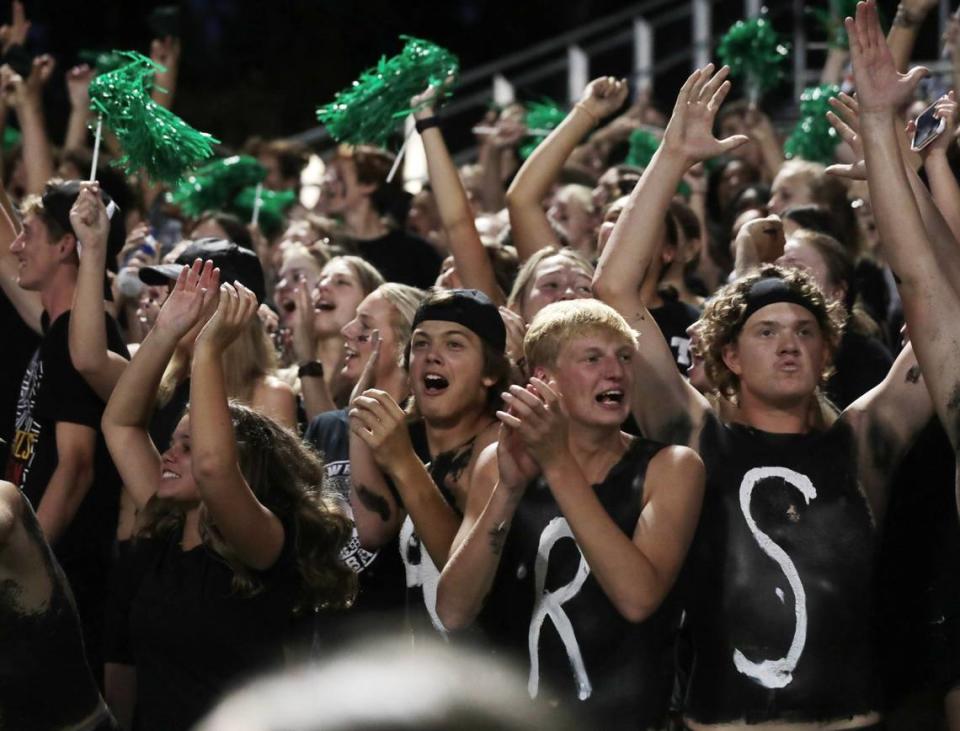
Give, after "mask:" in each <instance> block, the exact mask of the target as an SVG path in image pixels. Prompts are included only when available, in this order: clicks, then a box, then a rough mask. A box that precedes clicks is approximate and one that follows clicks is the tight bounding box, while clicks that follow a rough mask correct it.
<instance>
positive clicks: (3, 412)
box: [0, 292, 40, 464]
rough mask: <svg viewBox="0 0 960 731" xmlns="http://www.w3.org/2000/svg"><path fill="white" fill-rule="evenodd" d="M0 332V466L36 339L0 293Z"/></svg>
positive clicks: (5, 452)
mask: <svg viewBox="0 0 960 731" xmlns="http://www.w3.org/2000/svg"><path fill="white" fill-rule="evenodd" d="M0 328H2V330H0V332H3V334H4V344H3V358H2V359H0V439H2V440H3V442H2V443H0V464H6V463H7V456H8V450H9V446H10V444H11V443H12V441H13V435H14V428H13V422H14V419H15V418H16V415H17V397H18V395H19V393H20V383H21V381H23V372H24V371H25V370H27V365H28V364H29V363H30V359H31V358H32V357H33V354H34V352H35V351H36V350H37V346H38V345H39V344H40V336H39V335H37V334H36V333H35V332H34V331H33V330H31V329H30V328H29V327H27V324H26V323H25V322H24V321H23V320H21V319H20V315H19V314H17V310H16V308H14V306H13V304H12V303H11V302H10V300H9V299H7V296H6V295H5V294H4V293H3V292H0Z"/></svg>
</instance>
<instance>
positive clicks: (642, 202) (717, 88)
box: [593, 65, 747, 444]
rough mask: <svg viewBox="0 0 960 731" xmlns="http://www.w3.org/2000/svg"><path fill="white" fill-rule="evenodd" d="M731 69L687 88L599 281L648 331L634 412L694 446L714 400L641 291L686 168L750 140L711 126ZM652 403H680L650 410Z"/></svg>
mask: <svg viewBox="0 0 960 731" xmlns="http://www.w3.org/2000/svg"><path fill="white" fill-rule="evenodd" d="M727 73H728V70H727V69H726V68H724V69H721V70H720V71H719V72H717V73H716V74H714V73H713V66H712V65H709V66H707V67H706V68H704V69H698V70H697V71H694V72H693V74H691V75H690V77H689V78H688V79H687V81H686V82H685V83H684V85H683V87H682V88H681V89H680V93H679V94H678V96H677V101H676V105H675V106H674V110H673V115H672V116H671V118H670V122H669V124H668V125H667V129H666V132H665V133H664V138H663V142H662V144H661V145H660V148H659V149H658V150H657V151H656V153H654V155H653V159H652V160H651V161H650V164H649V165H648V166H647V168H646V170H644V171H643V175H642V176H641V178H640V181H639V182H638V183H637V186H636V188H634V190H633V192H632V193H631V194H630V199H629V200H628V202H627V204H626V206H625V207H624V209H623V212H622V213H621V214H620V218H619V220H618V221H617V223H616V226H614V229H613V233H612V234H611V235H610V240H609V241H608V242H607V245H606V246H605V247H604V249H603V253H602V255H601V256H600V262H599V264H598V265H597V272H596V274H595V275H594V281H593V289H594V293H595V294H596V295H597V297H598V298H599V299H601V300H603V301H604V302H606V303H607V304H608V305H610V306H611V307H613V308H614V309H615V310H617V311H618V312H619V313H620V314H621V315H623V317H624V318H626V320H627V322H629V323H630V325H631V326H632V327H633V328H634V329H635V330H637V331H639V332H640V348H639V358H638V366H639V367H640V368H641V370H642V375H639V374H638V377H637V378H635V379H634V383H635V393H634V401H633V403H634V404H635V409H634V416H635V417H636V418H637V419H638V421H639V424H640V427H641V429H642V430H643V433H644V434H646V435H647V436H648V437H650V438H654V439H661V440H664V441H668V442H672V443H679V444H691V441H690V439H691V437H692V436H693V433H694V431H695V429H696V425H697V424H699V423H700V421H701V420H702V417H703V416H704V415H705V414H706V411H707V410H708V409H709V404H708V403H707V402H706V400H705V399H704V398H703V397H702V396H701V395H700V394H699V393H698V392H697V391H696V389H694V388H693V387H691V386H690V385H689V383H687V381H686V380H685V379H684V378H683V377H682V376H681V375H680V373H679V372H678V371H677V367H676V364H675V361H674V359H673V354H672V352H671V351H670V347H669V345H668V344H667V343H666V341H665V340H664V338H663V335H662V334H661V333H660V331H659V328H658V327H657V325H656V323H655V322H654V321H653V318H652V317H651V315H650V313H649V312H648V311H647V308H646V306H645V305H644V302H643V300H642V298H641V297H640V284H641V282H642V281H643V279H644V276H645V275H646V272H647V269H648V268H649V267H650V264H651V261H652V259H653V255H654V252H655V251H656V247H657V245H658V242H659V239H660V233H659V231H658V228H659V227H657V226H652V225H650V222H651V221H658V222H659V221H663V218H664V216H665V215H666V212H667V210H668V207H669V205H670V201H671V200H672V198H673V195H674V192H675V191H676V189H677V185H678V184H679V182H680V180H681V179H682V178H683V175H684V173H686V171H687V170H688V169H689V168H690V166H691V165H693V164H695V163H697V162H699V161H701V160H705V159H708V158H710V157H714V156H716V155H719V154H721V153H723V152H727V151H729V150H732V149H734V148H735V147H737V146H739V145H742V144H744V143H745V142H746V141H747V137H746V136H744V135H737V136H734V137H729V138H727V139H725V140H717V139H715V138H714V137H713V133H712V132H711V130H712V127H713V119H714V117H715V116H716V113H717V110H718V109H719V107H720V104H721V103H722V102H723V99H724V97H725V96H726V94H727V92H728V91H729V89H730V84H729V82H727V81H725V79H726V76H727ZM650 403H658V404H661V405H666V404H671V405H672V408H658V409H651V408H646V409H644V408H643V404H650Z"/></svg>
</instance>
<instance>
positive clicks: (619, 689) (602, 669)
mask: <svg viewBox="0 0 960 731" xmlns="http://www.w3.org/2000/svg"><path fill="white" fill-rule="evenodd" d="M662 447H663V445H662V444H658V443H655V442H651V441H647V440H645V439H635V440H634V441H633V443H632V444H631V445H630V447H629V449H628V450H627V452H626V453H625V454H624V455H623V458H622V459H621V460H620V461H619V462H618V463H617V464H616V465H614V466H613V468H611V470H610V472H609V473H608V474H607V476H606V478H605V479H604V481H603V482H602V483H600V484H599V485H595V486H594V490H595V491H596V494H597V497H598V498H599V500H600V503H601V504H602V505H603V507H604V509H605V510H606V511H607V513H608V514H609V515H610V517H611V518H612V519H613V520H614V522H615V523H616V524H617V526H618V527H619V528H620V530H621V531H623V532H624V533H625V534H626V535H628V536H632V535H633V533H634V531H635V530H636V527H637V520H638V519H639V517H640V511H641V507H642V504H643V485H644V479H645V477H646V471H647V465H648V464H649V462H650V459H651V458H652V457H653V456H654V455H655V454H656V453H657V452H658V451H660V449H662ZM678 615H679V613H678V610H677V606H676V601H675V600H674V598H673V597H672V595H671V596H668V597H667V599H666V600H665V601H664V602H663V604H662V605H661V607H660V608H659V609H658V610H657V611H656V612H655V613H654V614H653V615H652V616H650V617H649V618H648V619H646V620H645V621H644V622H640V623H636V624H635V623H631V622H628V621H627V620H626V619H624V618H623V617H622V616H621V615H620V614H619V612H618V611H617V610H616V608H615V607H614V606H613V604H612V603H611V602H610V600H609V599H608V598H607V595H606V594H604V592H603V589H601V588H600V584H599V583H598V582H597V580H596V578H594V576H593V574H592V573H591V572H590V567H589V566H588V565H587V562H586V559H585V558H584V557H583V554H582V553H581V552H580V549H579V547H578V546H577V544H576V541H575V540H574V538H573V533H572V531H571V529H570V526H569V524H568V523H567V520H566V519H565V518H564V517H563V514H562V513H561V512H560V509H559V507H558V506H557V503H556V501H555V500H554V499H553V495H552V493H551V492H550V488H549V487H548V486H547V484H546V482H545V481H544V480H543V478H540V479H538V480H537V481H536V482H534V483H533V484H532V485H530V486H529V487H528V488H527V491H526V493H525V494H524V497H523V499H522V500H521V501H520V504H519V506H518V507H517V512H516V515H515V517H514V519H513V523H512V525H511V527H510V531H509V532H508V534H507V540H506V543H505V545H504V551H503V557H502V559H501V561H500V567H499V569H498V572H497V576H496V579H495V582H494V585H493V589H492V590H491V592H490V596H489V598H488V600H487V603H486V606H485V607H484V611H483V612H482V614H481V616H480V619H479V621H480V623H481V626H482V627H483V629H484V631H485V633H486V635H487V636H488V638H489V639H490V641H492V643H493V645H494V648H495V650H498V651H500V652H504V653H505V654H508V655H511V656H513V658H514V659H515V660H516V661H517V662H519V663H520V664H521V667H523V668H524V669H525V670H526V671H527V672H528V690H529V692H530V695H531V696H532V697H535V698H538V699H540V700H543V701H546V702H547V704H548V705H557V704H560V705H566V706H569V707H573V708H575V710H576V713H577V715H578V716H579V717H581V718H583V719H584V720H585V722H588V723H589V724H590V727H591V728H604V729H621V728H623V729H626V728H629V729H646V728H650V727H660V726H661V725H662V722H663V720H664V716H665V713H666V710H667V703H668V701H669V697H670V689H671V683H672V680H673V668H672V661H671V655H672V652H671V648H672V641H673V636H674V631H675V629H676V626H677V621H678V618H679V617H678Z"/></svg>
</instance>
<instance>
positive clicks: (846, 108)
mask: <svg viewBox="0 0 960 731" xmlns="http://www.w3.org/2000/svg"><path fill="white" fill-rule="evenodd" d="M829 104H830V106H831V107H833V111H829V112H827V121H828V122H830V124H831V125H832V126H833V128H834V129H835V130H836V131H837V134H838V135H840V139H842V140H843V141H844V142H846V143H847V146H848V147H849V148H850V149H851V150H852V151H853V158H854V159H853V162H851V163H843V164H836V165H830V166H829V167H828V168H827V170H826V172H827V174H828V175H836V176H837V177H840V178H849V179H850V180H866V179H867V165H866V163H865V162H864V161H863V140H861V139H860V109H859V106H858V105H857V100H856V99H854V98H853V97H852V96H849V95H848V94H844V93H843V92H841V93H840V94H839V95H838V96H835V97H832V98H831V99H830V101H829Z"/></svg>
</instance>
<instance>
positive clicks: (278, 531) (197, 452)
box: [190, 284, 284, 571]
mask: <svg viewBox="0 0 960 731" xmlns="http://www.w3.org/2000/svg"><path fill="white" fill-rule="evenodd" d="M257 307H258V303H257V298H256V295H254V294H253V292H251V291H250V290H249V289H247V288H246V287H244V286H243V285H242V284H238V285H237V286H236V287H234V286H233V285H230V284H224V285H222V286H221V287H220V301H219V304H218V305H217V311H216V312H215V313H214V315H213V317H211V318H210V320H209V321H208V322H207V324H206V325H204V327H203V330H201V331H200V335H199V336H197V343H196V346H195V347H194V353H193V368H192V370H191V375H190V450H191V456H192V460H193V477H194V479H195V480H196V483H197V490H198V491H199V492H200V497H201V498H202V500H203V504H204V506H205V507H206V509H207V510H208V511H209V513H210V517H211V518H212V519H213V522H214V523H215V524H216V526H217V530H219V531H220V533H221V535H222V536H223V538H224V540H226V542H227V543H228V544H229V545H230V547H231V548H232V549H233V550H234V551H236V553H237V556H238V557H239V559H240V560H241V561H242V562H243V563H244V564H246V565H247V566H249V567H251V568H254V569H257V570H259V571H264V570H266V569H268V568H270V567H271V566H273V564H274V563H276V561H277V558H278V557H279V556H280V551H281V550H282V549H283V541H284V530H283V525H282V524H281V523H280V519H279V518H278V517H277V516H276V515H274V514H273V513H272V512H271V511H270V509H269V508H267V507H266V506H265V505H263V503H261V502H260V501H259V500H258V499H257V496H256V495H254V494H253V490H251V489H250V485H249V484H248V483H247V481H246V479H244V477H243V473H242V472H241V471H240V462H239V455H238V453H237V437H236V434H235V433H234V430H233V421H232V420H231V418H230V409H229V408H228V405H227V389H226V385H225V384H224V376H223V354H224V351H225V350H226V349H227V346H229V345H230V343H232V342H233V341H234V340H235V339H236V338H237V336H239V335H240V333H241V332H242V331H243V330H244V328H246V327H247V323H248V322H249V321H250V320H251V319H252V318H254V317H256V316H257Z"/></svg>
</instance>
